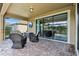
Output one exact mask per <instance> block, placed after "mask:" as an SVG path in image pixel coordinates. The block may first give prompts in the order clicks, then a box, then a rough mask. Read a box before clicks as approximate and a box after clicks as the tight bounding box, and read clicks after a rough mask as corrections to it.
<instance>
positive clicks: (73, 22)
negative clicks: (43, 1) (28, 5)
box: [28, 5, 76, 44]
mask: <svg viewBox="0 0 79 59" xmlns="http://www.w3.org/2000/svg"><path fill="white" fill-rule="evenodd" d="M66 10H70V16H69V17H70V31H69V32H70V34H69V38H70V44H75V41H76V18H75V5H73V6H68V7H64V8H61V9H57V10H54V11H50V12H47V13H44V14H42V15H39V16H36V17H33V18H31V19H29V20H30V21H31V22H33V27H32V28H28V32H34V33H35V31H36V25H35V21H36V20H35V18H39V17H43V16H47V15H51V14H56V13H59V12H62V11H66Z"/></svg>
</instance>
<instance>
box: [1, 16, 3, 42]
mask: <svg viewBox="0 0 79 59" xmlns="http://www.w3.org/2000/svg"><path fill="white" fill-rule="evenodd" d="M1 41H3V16H2V15H0V42H1Z"/></svg>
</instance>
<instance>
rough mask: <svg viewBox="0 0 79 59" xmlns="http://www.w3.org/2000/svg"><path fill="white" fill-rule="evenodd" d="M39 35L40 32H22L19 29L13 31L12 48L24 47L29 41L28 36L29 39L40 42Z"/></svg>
mask: <svg viewBox="0 0 79 59" xmlns="http://www.w3.org/2000/svg"><path fill="white" fill-rule="evenodd" d="M38 35H39V32H38V33H37V34H34V33H32V32H30V33H27V32H25V33H21V32H20V31H17V30H16V31H13V32H11V34H10V39H11V40H12V42H13V46H12V48H14V49H21V48H23V47H24V46H25V44H26V42H27V37H29V40H30V41H31V42H38V41H39V38H38Z"/></svg>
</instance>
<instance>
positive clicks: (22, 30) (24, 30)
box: [16, 25, 27, 33]
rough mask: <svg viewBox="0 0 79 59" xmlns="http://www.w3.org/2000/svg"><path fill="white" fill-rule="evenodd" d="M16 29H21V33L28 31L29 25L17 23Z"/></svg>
mask: <svg viewBox="0 0 79 59" xmlns="http://www.w3.org/2000/svg"><path fill="white" fill-rule="evenodd" d="M16 30H19V31H20V32H21V33H23V32H26V31H27V26H25V25H17V29H16Z"/></svg>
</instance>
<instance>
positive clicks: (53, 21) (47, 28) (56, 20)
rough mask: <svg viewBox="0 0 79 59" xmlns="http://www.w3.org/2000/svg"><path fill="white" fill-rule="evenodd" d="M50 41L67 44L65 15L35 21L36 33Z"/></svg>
mask: <svg viewBox="0 0 79 59" xmlns="http://www.w3.org/2000/svg"><path fill="white" fill-rule="evenodd" d="M39 31H40V36H41V37H44V38H48V39H50V40H59V41H65V42H67V13H63V14H58V15H54V16H48V17H44V18H40V19H36V32H39Z"/></svg>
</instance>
